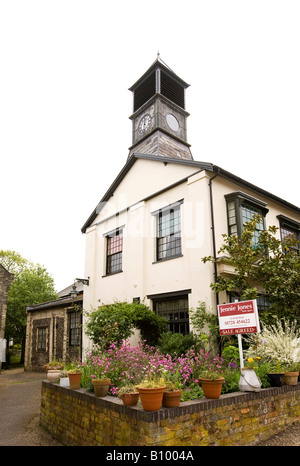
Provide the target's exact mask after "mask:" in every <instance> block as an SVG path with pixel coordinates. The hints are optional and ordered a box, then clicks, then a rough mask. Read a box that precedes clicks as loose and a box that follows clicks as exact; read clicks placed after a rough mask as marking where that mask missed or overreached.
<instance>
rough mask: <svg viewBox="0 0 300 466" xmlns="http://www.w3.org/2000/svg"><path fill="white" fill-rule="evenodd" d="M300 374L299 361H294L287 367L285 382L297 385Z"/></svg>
mask: <svg viewBox="0 0 300 466" xmlns="http://www.w3.org/2000/svg"><path fill="white" fill-rule="evenodd" d="M298 376H299V363H295V362H292V363H290V364H288V365H287V366H286V368H285V373H284V382H285V384H286V385H297V383H298Z"/></svg>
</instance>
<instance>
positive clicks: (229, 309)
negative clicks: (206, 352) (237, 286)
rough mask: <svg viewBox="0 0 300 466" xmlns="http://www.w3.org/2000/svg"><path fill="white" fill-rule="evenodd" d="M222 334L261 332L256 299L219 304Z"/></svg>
mask: <svg viewBox="0 0 300 466" xmlns="http://www.w3.org/2000/svg"><path fill="white" fill-rule="evenodd" d="M218 317H219V327H220V335H238V334H241V333H259V332H260V326H259V318H258V312H257V305H256V300H255V299H252V300H249V301H239V302H235V303H229V304H219V305H218Z"/></svg>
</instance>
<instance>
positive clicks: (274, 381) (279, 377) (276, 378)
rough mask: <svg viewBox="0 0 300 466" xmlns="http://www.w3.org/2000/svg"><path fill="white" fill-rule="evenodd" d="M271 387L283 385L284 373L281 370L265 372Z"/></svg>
mask: <svg viewBox="0 0 300 466" xmlns="http://www.w3.org/2000/svg"><path fill="white" fill-rule="evenodd" d="M267 376H268V378H269V381H270V384H271V387H282V385H284V383H285V380H284V373H283V372H277V373H273V374H271V373H270V374H267Z"/></svg>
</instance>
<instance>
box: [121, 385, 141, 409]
mask: <svg viewBox="0 0 300 466" xmlns="http://www.w3.org/2000/svg"><path fill="white" fill-rule="evenodd" d="M139 397H140V394H139V392H138V390H137V388H136V387H135V386H134V385H133V384H129V385H125V386H124V387H121V388H120V390H119V391H118V398H120V399H121V400H122V401H123V404H124V405H125V406H135V405H136V404H137V402H138V401H139Z"/></svg>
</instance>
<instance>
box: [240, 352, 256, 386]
mask: <svg viewBox="0 0 300 466" xmlns="http://www.w3.org/2000/svg"><path fill="white" fill-rule="evenodd" d="M260 359H261V358H260V357H258V356H257V357H254V358H251V357H250V358H248V360H247V362H246V365H245V367H243V368H242V369H241V377H240V380H239V389H240V391H241V392H259V391H260V389H261V382H260V380H259V378H258V377H257V375H256V372H255V369H256V368H257V367H258V366H257V363H258V361H259V360H260Z"/></svg>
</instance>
